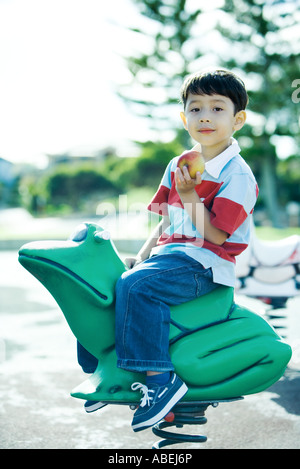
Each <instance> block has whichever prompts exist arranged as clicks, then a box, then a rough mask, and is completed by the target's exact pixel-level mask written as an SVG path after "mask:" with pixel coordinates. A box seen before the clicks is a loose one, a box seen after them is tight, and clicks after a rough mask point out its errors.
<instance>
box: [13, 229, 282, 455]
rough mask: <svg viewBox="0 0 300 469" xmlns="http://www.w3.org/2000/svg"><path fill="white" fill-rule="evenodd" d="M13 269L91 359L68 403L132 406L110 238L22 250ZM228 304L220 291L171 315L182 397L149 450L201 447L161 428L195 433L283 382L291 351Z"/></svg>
mask: <svg viewBox="0 0 300 469" xmlns="http://www.w3.org/2000/svg"><path fill="white" fill-rule="evenodd" d="M19 261H20V263H21V264H22V265H23V266H24V267H25V268H26V269H27V270H28V271H29V272H30V273H31V274H32V275H34V276H35V277H36V278H37V279H38V280H39V281H40V282H41V283H42V284H43V285H44V286H45V287H46V288H47V289H48V291H49V292H50V293H51V294H52V296H53V297H54V299H55V300H56V302H57V303H58V305H59V307H60V309H61V310H62V312H63V314H64V316H65V318H66V320H67V322H68V324H69V326H70V328H71V330H72V331H73V333H74V335H75V337H76V338H77V339H78V341H79V342H80V344H81V345H83V347H85V348H86V349H87V350H88V351H89V352H90V353H91V354H92V355H94V356H95V357H96V358H97V359H98V367H97V369H96V371H95V372H94V374H93V375H92V376H91V377H90V378H89V379H87V380H85V381H84V382H83V383H81V384H80V385H79V386H77V387H76V388H75V389H74V390H73V391H72V393H71V395H72V396H73V397H76V398H79V399H85V400H95V401H102V402H104V403H108V404H118V405H129V406H130V407H132V408H133V407H135V406H137V405H138V403H139V399H140V397H139V393H138V392H133V391H132V390H131V384H132V383H133V382H134V381H143V379H142V378H141V376H142V375H141V374H137V373H132V372H129V371H124V370H122V369H119V368H117V366H116V361H117V357H116V352H115V338H114V286H115V283H116V281H117V279H118V278H119V276H120V275H121V274H122V273H123V272H124V271H125V269H126V266H125V265H124V263H123V261H122V260H121V258H120V256H119V254H118V252H117V250H116V248H115V246H114V243H113V242H112V241H111V240H110V236H109V233H108V232H107V231H105V230H103V229H102V228H101V227H100V226H98V225H96V224H93V223H84V224H82V225H80V226H79V227H78V228H77V229H76V230H75V232H74V234H73V235H72V236H71V237H70V239H68V240H67V241H36V242H32V243H28V244H26V245H24V246H23V247H22V248H21V249H20V252H19ZM233 296H234V295H233V289H232V288H229V287H223V286H220V287H218V288H217V289H216V290H214V291H213V292H212V293H209V294H207V295H205V296H203V297H201V298H199V299H196V300H193V301H190V302H188V303H185V304H183V305H179V306H174V307H171V326H170V355H171V359H172V362H173V364H174V366H175V370H176V372H177V374H178V375H179V376H180V377H181V378H182V379H183V380H184V381H185V382H186V384H187V386H188V388H189V390H188V393H187V394H186V395H185V396H184V398H183V399H182V401H181V402H180V403H179V404H178V405H177V406H176V407H175V408H174V409H173V415H171V416H169V422H167V421H162V422H160V423H159V424H157V425H156V426H155V427H154V428H153V432H154V433H155V434H157V435H159V436H161V437H163V438H164V440H163V441H162V442H160V443H159V444H158V446H156V447H162V446H165V445H169V444H174V443H178V442H184V441H195V442H201V441H205V439H206V437H202V436H199V435H192V436H191V435H185V434H181V435H179V436H178V435H177V434H175V435H174V434H173V433H170V432H166V431H165V430H164V428H166V427H172V426H177V427H182V426H183V425H186V424H189V425H190V424H193V425H195V424H197V425H201V424H203V423H205V421H206V420H205V417H204V413H205V410H206V408H207V407H208V406H209V405H212V406H217V405H218V403H219V402H228V401H233V400H237V399H241V398H242V396H245V395H247V394H253V393H257V392H260V391H263V390H264V389H266V388H268V387H269V386H271V385H272V384H273V383H275V382H276V381H277V380H279V379H280V377H281V376H282V375H283V373H284V371H285V368H286V366H287V364H288V362H289V360H290V358H291V348H290V347H289V345H288V344H286V343H285V342H284V341H283V340H282V338H281V337H279V336H278V335H277V333H276V332H275V331H274V329H273V328H272V327H271V326H270V325H269V324H268V323H267V322H266V321H265V320H264V319H263V318H262V317H260V316H259V315H257V314H255V313H253V312H251V311H250V310H248V309H246V308H244V307H241V306H238V305H236V304H235V303H234V299H233ZM172 419H173V420H172Z"/></svg>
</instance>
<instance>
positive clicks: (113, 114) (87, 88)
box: [0, 0, 223, 168]
mask: <svg viewBox="0 0 300 469" xmlns="http://www.w3.org/2000/svg"><path fill="white" fill-rule="evenodd" d="M222 1H223V0H210V2H206V3H205V5H204V4H202V5H201V7H202V8H205V9H206V10H207V15H206V16H203V15H202V23H201V25H198V27H201V28H206V29H207V31H209V30H211V29H212V28H211V24H210V21H209V18H210V17H209V12H210V10H211V9H212V8H214V7H215V6H219V5H220V4H222ZM198 2H199V0H189V6H190V8H192V9H195V8H196V7H197V6H198ZM211 19H212V15H211ZM150 23H151V24H150ZM128 25H132V26H138V27H139V28H142V29H143V28H144V29H147V28H148V31H149V28H151V27H152V25H153V23H152V22H151V21H150V20H147V19H146V18H144V19H143V17H142V16H141V15H140V14H139V13H138V10H137V7H136V6H135V5H134V4H133V2H132V1H131V0H109V1H104V0H0V157H2V158H5V159H7V160H9V161H12V162H14V163H32V164H34V165H36V166H38V167H41V168H42V167H45V166H46V165H47V158H46V157H45V155H47V154H57V153H65V152H68V153H72V154H77V155H89V154H93V153H94V152H95V151H97V150H100V149H103V148H105V147H106V146H109V147H114V148H116V149H117V152H118V154H119V155H121V156H131V154H133V153H134V148H133V146H132V143H130V142H132V141H134V140H140V141H145V140H149V139H151V138H152V137H153V134H152V133H151V131H150V130H149V128H148V125H147V121H146V120H142V119H140V118H138V117H137V116H135V115H133V114H132V113H131V112H130V111H129V109H128V108H127V106H126V103H125V102H124V101H123V100H121V98H119V97H117V95H116V92H115V91H116V88H117V84H118V83H121V84H122V83H125V84H126V83H128V81H129V80H130V75H129V72H128V70H127V68H126V62H125V60H124V57H128V56H130V55H134V52H135V51H136V50H137V49H138V50H140V47H141V46H142V47H143V50H144V51H147V47H148V44H147V42H145V43H142V42H141V41H146V38H143V37H142V36H141V35H138V37H137V35H136V34H135V33H133V32H130V31H128V28H127V26H128ZM210 34H213V31H212V32H211V33H210ZM211 39H212V40H213V42H214V43H215V41H216V40H217V38H216V37H211ZM179 111H180V109H178V122H179V124H180V118H179ZM131 152H132V153H131Z"/></svg>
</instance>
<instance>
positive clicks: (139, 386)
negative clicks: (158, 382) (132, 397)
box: [131, 383, 155, 407]
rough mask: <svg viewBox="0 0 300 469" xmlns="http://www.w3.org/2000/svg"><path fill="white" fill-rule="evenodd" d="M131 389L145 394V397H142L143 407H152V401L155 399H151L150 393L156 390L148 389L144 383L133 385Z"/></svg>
mask: <svg viewBox="0 0 300 469" xmlns="http://www.w3.org/2000/svg"><path fill="white" fill-rule="evenodd" d="M131 389H132V390H133V391H137V390H138V389H139V390H140V392H142V393H143V397H142V399H141V403H140V406H141V407H145V405H150V401H152V400H153V397H150V396H149V393H150V392H155V391H154V389H148V387H147V386H146V385H145V384H142V383H133V384H132V385H131Z"/></svg>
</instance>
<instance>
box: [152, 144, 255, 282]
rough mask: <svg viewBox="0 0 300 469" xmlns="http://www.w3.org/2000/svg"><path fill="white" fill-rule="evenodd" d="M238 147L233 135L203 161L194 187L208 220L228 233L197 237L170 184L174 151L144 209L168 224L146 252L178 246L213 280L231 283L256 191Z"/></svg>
mask: <svg viewBox="0 0 300 469" xmlns="http://www.w3.org/2000/svg"><path fill="white" fill-rule="evenodd" d="M193 150H198V151H201V145H200V144H197V145H196V146H195V147H194V148H193ZM239 153H240V147H239V145H238V143H237V141H236V140H235V139H234V138H231V144H230V145H229V147H228V148H226V150H224V151H223V152H222V153H220V154H219V155H217V156H216V157H215V158H213V159H212V160H210V161H207V162H206V164H205V171H204V173H203V174H202V182H201V184H199V185H197V186H196V188H195V190H196V192H197V194H198V196H199V197H200V199H201V201H202V202H203V203H204V205H205V206H206V207H207V209H208V210H209V211H210V221H211V223H212V224H213V225H214V226H215V227H216V228H219V229H220V230H223V231H225V232H226V233H228V238H227V240H226V241H225V242H224V243H223V244H222V245H221V246H218V245H217V244H214V243H211V242H209V241H207V240H206V239H205V233H204V238H203V237H202V236H201V234H200V233H199V232H198V230H197V229H196V227H195V226H194V225H193V223H192V221H191V219H190V217H189V215H188V214H187V212H186V211H185V210H184V207H183V204H182V202H181V199H180V196H179V194H178V192H177V191H176V187H175V177H174V173H175V170H176V168H177V162H178V159H179V156H177V157H175V158H173V159H172V160H171V161H170V163H169V164H168V166H167V168H166V171H165V173H164V175H163V178H162V180H161V183H160V186H159V188H158V191H157V192H156V194H155V195H154V197H153V199H152V201H151V202H150V204H149V206H148V210H150V211H153V212H156V213H158V214H160V215H168V216H169V218H170V226H169V227H168V228H167V229H166V231H165V232H164V233H162V235H161V236H160V238H159V240H158V242H157V246H156V247H155V248H153V249H152V251H151V255H154V254H168V253H172V252H174V251H180V252H182V251H183V252H185V253H186V254H187V255H189V256H191V257H192V258H193V259H196V260H197V261H198V262H200V263H201V264H202V265H203V266H204V267H205V268H208V267H211V268H212V272H213V280H214V282H215V283H220V284H222V285H227V286H231V287H233V286H234V285H235V257H236V256H237V255H239V254H240V253H241V252H242V251H244V250H245V249H246V247H247V246H248V243H249V238H250V216H251V214H252V212H253V208H254V205H255V202H256V199H257V195H258V187H257V183H256V180H255V178H254V176H253V174H252V171H251V169H250V168H249V166H248V165H247V163H246V162H245V161H244V159H243V158H242V157H241V156H240V154H239ZM200 213H201V212H200ZM199 216H200V215H199Z"/></svg>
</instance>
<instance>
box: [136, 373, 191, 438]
mask: <svg viewBox="0 0 300 469" xmlns="http://www.w3.org/2000/svg"><path fill="white" fill-rule="evenodd" d="M131 389H132V390H133V391H137V390H138V389H140V391H141V392H142V393H143V397H142V399H141V403H140V405H139V408H138V409H137V411H136V412H135V414H134V416H133V420H132V423H131V426H132V429H133V431H135V432H139V431H140V430H145V429H146V428H148V427H152V425H155V424H156V423H157V422H159V421H160V420H162V419H163V418H164V417H165V416H166V415H167V414H168V413H169V412H170V410H171V409H172V407H174V405H175V404H177V402H178V401H180V399H181V398H182V397H183V396H184V395H185V394H186V393H187V391H188V388H187V385H186V384H185V383H184V382H183V381H182V380H181V379H180V378H179V377H178V376H177V375H176V374H175V373H172V374H171V378H170V380H169V381H168V383H167V384H165V385H163V386H159V385H158V384H151V386H149V387H147V386H146V385H144V384H141V383H133V384H132V386H131Z"/></svg>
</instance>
